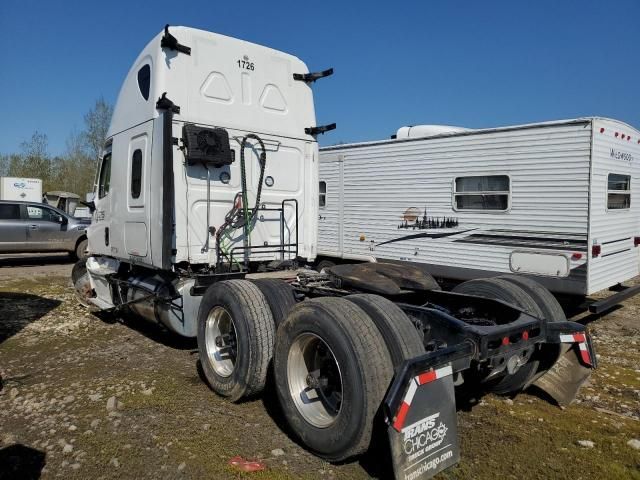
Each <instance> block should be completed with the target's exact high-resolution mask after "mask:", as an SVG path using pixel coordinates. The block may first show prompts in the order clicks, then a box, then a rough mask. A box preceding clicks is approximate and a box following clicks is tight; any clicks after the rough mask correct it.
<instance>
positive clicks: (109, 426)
mask: <svg viewBox="0 0 640 480" xmlns="http://www.w3.org/2000/svg"><path fill="white" fill-rule="evenodd" d="M71 267H72V264H71V263H69V262H68V261H67V260H66V257H64V256H57V255H52V256H46V257H42V256H11V257H6V256H5V257H0V374H1V375H2V377H3V379H4V388H3V389H2V391H0V479H4V478H38V475H40V474H41V476H42V478H65V479H66V478H70V479H73V478H94V479H100V478H103V479H108V478H140V479H145V478H149V479H165V478H166V479H173V478H179V479H188V478H194V479H195V478H245V477H255V478H327V479H329V478H354V479H357V478H368V477H371V476H373V477H378V478H387V477H388V476H389V475H390V474H391V472H390V470H389V460H388V459H387V457H386V454H384V453H382V452H384V450H379V451H377V452H373V453H370V454H368V455H366V456H364V457H362V458H360V459H358V460H356V461H353V462H349V463H345V464H340V465H332V464H329V463H326V462H323V461H321V460H320V459H318V458H316V457H314V456H313V455H311V454H309V453H308V452H306V451H305V450H304V449H303V448H301V447H300V446H299V445H297V444H296V443H295V442H294V441H293V440H292V439H291V438H290V437H289V436H288V435H287V433H286V426H285V423H284V421H283V419H282V417H281V414H280V412H279V411H278V406H277V402H276V400H275V398H274V392H273V391H272V390H271V389H269V390H268V391H266V392H265V393H264V395H262V396H261V397H260V398H258V399H255V400H252V401H248V402H244V403H241V404H229V403H227V402H226V401H224V400H222V399H221V398H219V397H217V396H216V395H215V394H213V393H212V392H211V391H210V389H209V388H208V387H207V386H206V384H205V383H204V382H203V381H202V379H201V378H200V375H199V373H198V370H197V368H196V361H197V356H198V355H197V347H196V344H195V341H192V340H185V339H180V338H176V337H175V336H171V335H169V334H166V333H164V332H162V331H161V330H159V329H158V327H157V326H155V325H151V324H147V323H145V322H144V321H141V320H137V319H121V318H111V317H109V316H102V317H97V316H94V315H91V314H89V313H88V312H86V311H85V310H84V309H83V308H81V307H80V306H78V305H77V304H76V302H75V301H74V296H73V292H72V291H71V289H70V288H69V286H68V275H69V273H70V271H71ZM639 318H640V296H639V297H636V298H634V299H630V300H628V301H626V302H625V304H624V306H623V308H619V309H617V310H615V311H613V312H610V313H609V314H607V315H605V316H602V317H594V316H589V315H586V314H584V313H583V314H579V315H577V316H576V319H579V320H580V321H582V322H585V323H588V324H589V326H590V329H591V332H592V334H593V338H594V343H595V347H596V350H597V352H598V355H599V362H600V368H599V369H598V370H597V371H596V372H595V373H594V375H592V377H591V379H590V382H589V384H588V385H586V386H585V387H584V388H583V389H582V390H581V392H580V394H579V396H578V399H577V400H576V402H575V403H574V404H572V405H571V406H569V407H568V408H566V409H564V410H561V409H560V408H558V407H557V406H554V405H551V404H550V403H548V402H546V401H545V400H543V399H541V398H539V397H537V396H535V395H533V394H528V393H525V394H520V395H518V396H517V397H515V398H514V399H505V398H503V397H496V396H492V395H488V396H485V397H483V398H482V399H479V401H478V402H476V403H475V404H474V405H473V406H472V407H465V408H464V409H459V412H458V422H459V435H460V443H461V451H462V461H461V463H460V464H459V465H458V466H457V467H455V468H453V469H451V470H449V471H447V472H445V473H443V474H441V475H440V476H439V478H456V479H485V478H487V479H489V478H490V479H495V478H513V479H520V478H540V479H548V478H568V477H571V478H582V479H602V478H620V479H623V478H625V479H626V478H636V479H640V354H639V351H640V320H639ZM380 443H382V439H380ZM237 455H240V456H242V457H244V458H246V459H252V460H259V461H261V462H263V463H264V464H265V465H266V467H267V468H266V470H265V471H263V472H257V473H251V474H247V473H238V472H237V471H236V470H235V469H234V468H233V467H231V466H230V465H229V460H230V459H231V458H232V457H235V456H237ZM16 467H19V468H20V469H21V474H20V476H19V477H18V476H16V474H15V468H16Z"/></svg>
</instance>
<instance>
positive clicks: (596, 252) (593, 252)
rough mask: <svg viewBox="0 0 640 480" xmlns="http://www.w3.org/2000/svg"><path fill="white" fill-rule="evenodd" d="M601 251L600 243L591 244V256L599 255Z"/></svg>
mask: <svg viewBox="0 0 640 480" xmlns="http://www.w3.org/2000/svg"><path fill="white" fill-rule="evenodd" d="M601 253H602V245H592V246H591V256H592V257H594V258H595V257H599V256H600V254H601Z"/></svg>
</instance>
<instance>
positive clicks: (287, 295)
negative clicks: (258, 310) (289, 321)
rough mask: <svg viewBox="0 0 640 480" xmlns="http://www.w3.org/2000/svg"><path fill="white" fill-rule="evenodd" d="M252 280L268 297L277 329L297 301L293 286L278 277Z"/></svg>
mask: <svg viewBox="0 0 640 480" xmlns="http://www.w3.org/2000/svg"><path fill="white" fill-rule="evenodd" d="M251 282H252V283H254V284H255V285H256V286H257V287H258V288H259V289H260V291H261V292H262V294H263V295H264V296H265V298H266V299H267V303H268V304H269V308H270V309H271V314H272V315H273V321H274V322H275V324H276V329H277V328H278V326H279V325H280V324H281V323H282V322H283V321H284V319H285V318H287V315H289V312H290V311H291V309H292V308H293V307H294V306H295V305H296V303H297V302H296V296H295V294H294V292H293V287H292V286H291V285H289V284H288V283H287V282H285V281H283V280H280V279H278V278H259V279H257V280H251Z"/></svg>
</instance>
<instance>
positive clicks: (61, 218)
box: [58, 215, 69, 225]
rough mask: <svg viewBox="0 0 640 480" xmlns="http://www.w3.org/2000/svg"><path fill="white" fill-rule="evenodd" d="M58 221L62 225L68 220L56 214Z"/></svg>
mask: <svg viewBox="0 0 640 480" xmlns="http://www.w3.org/2000/svg"><path fill="white" fill-rule="evenodd" d="M58 222H60V223H61V224H62V225H66V224H67V223H69V220H68V219H67V217H64V216H62V215H58Z"/></svg>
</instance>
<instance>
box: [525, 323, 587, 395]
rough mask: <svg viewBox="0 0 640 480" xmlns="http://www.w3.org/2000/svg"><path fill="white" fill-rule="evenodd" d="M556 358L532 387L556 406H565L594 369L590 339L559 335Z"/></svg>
mask: <svg viewBox="0 0 640 480" xmlns="http://www.w3.org/2000/svg"><path fill="white" fill-rule="evenodd" d="M560 343H561V344H562V349H561V353H560V358H559V359H558V361H557V362H556V363H555V364H554V365H553V367H551V368H550V369H549V370H548V371H547V372H545V373H544V374H543V375H541V376H540V377H539V378H538V379H536V380H535V381H534V382H533V385H535V386H536V387H538V388H540V389H541V390H543V391H544V392H546V393H547V394H549V395H550V396H551V397H552V398H553V399H554V400H555V401H556V402H558V405H562V406H565V405H569V404H570V403H571V402H572V401H573V400H574V399H575V397H576V394H577V393H578V390H579V389H580V387H581V386H582V385H583V384H584V382H586V381H587V379H588V378H589V376H590V375H591V371H592V370H593V369H594V368H596V356H595V352H594V350H593V346H592V345H591V338H590V337H589V334H587V333H586V332H583V333H572V334H566V335H563V334H561V335H560Z"/></svg>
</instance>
